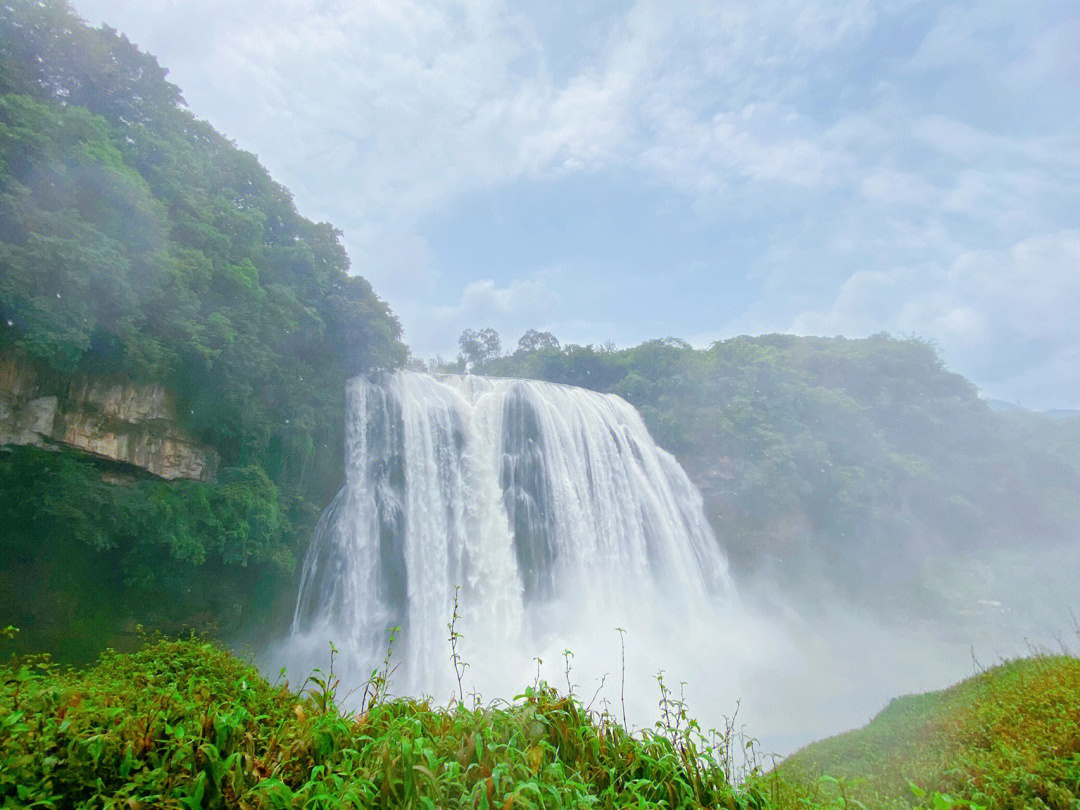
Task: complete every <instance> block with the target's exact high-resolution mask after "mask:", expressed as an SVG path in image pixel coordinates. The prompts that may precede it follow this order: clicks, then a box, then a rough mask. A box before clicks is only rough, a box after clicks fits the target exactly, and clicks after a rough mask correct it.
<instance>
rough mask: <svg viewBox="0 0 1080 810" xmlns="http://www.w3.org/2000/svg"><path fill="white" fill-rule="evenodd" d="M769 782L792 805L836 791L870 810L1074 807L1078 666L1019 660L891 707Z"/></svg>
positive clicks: (784, 767) (801, 756)
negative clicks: (778, 785)
mask: <svg viewBox="0 0 1080 810" xmlns="http://www.w3.org/2000/svg"><path fill="white" fill-rule="evenodd" d="M778 774H779V775H780V777H781V779H782V780H783V781H784V782H786V783H787V784H788V786H789V789H790V790H791V791H792V793H793V794H794V796H805V795H806V794H808V793H809V794H811V795H813V796H814V797H815V800H818V801H823V802H825V801H835V800H836V799H837V797H839V796H840V794H841V791H843V792H844V795H846V797H847V799H848V800H849V801H861V802H863V804H864V805H865V806H867V807H874V808H891V807H896V808H906V807H912V806H919V805H924V804H928V803H929V802H930V799H928V798H927V796H928V795H930V794H933V793H935V792H936V793H941V794H945V795H949V796H952V797H953V798H954V799H955V800H957V802H960V801H964V802H974V803H975V804H977V805H979V806H982V807H994V808H1014V807H1015V808H1061V810H1066V809H1067V808H1073V807H1076V806H1077V802H1080V660H1077V659H1076V658H1070V657H1063V656H1053V657H1036V658H1027V659H1020V660H1017V661H1012V662H1009V663H1007V664H1003V665H1001V666H997V667H994V668H993V669H990V670H987V671H985V672H981V673H979V674H977V675H975V676H973V677H971V678H969V679H968V680H966V681H963V682H962V683H959V684H957V685H956V686H953V687H952V688H950V689H946V690H944V691H941V692H931V693H928V694H924V695H908V696H906V697H901V698H896V699H895V700H893V701H892V702H891V703H890V704H889V705H888V707H886V708H885V710H884V711H882V712H881V714H879V715H878V716H877V717H875V718H874V719H873V721H872V722H870V723H869V724H868V725H867V726H866V727H865V728H861V729H858V730H857V731H851V732H848V733H846V734H841V735H839V736H837V737H833V738H830V739H828V740H823V741H821V742H818V743H814V744H812V745H810V746H807V747H806V748H805V749H803V750H802V751H800V752H798V753H796V754H794V755H793V756H791V757H789V758H788V759H787V760H785V761H784V762H783V763H782V764H781V765H780V768H779V769H778ZM823 776H824V777H827V778H825V779H822V777H823ZM912 786H914V787H912ZM792 806H799V805H798V804H797V802H796V801H795V799H794V798H793V799H792ZM934 806H935V807H936V806H937V805H934ZM945 806H949V805H947V804H946V805H945ZM961 806H965V805H961Z"/></svg>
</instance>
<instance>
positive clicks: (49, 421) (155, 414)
mask: <svg viewBox="0 0 1080 810" xmlns="http://www.w3.org/2000/svg"><path fill="white" fill-rule="evenodd" d="M5 444H32V445H37V446H39V447H48V446H58V445H62V446H67V447H72V448H75V449H78V450H82V451H84V452H86V453H90V454H92V455H95V456H98V457H101V458H107V459H111V460H113V461H119V462H123V463H126V464H131V465H133V466H136V467H141V468H142V469H144V470H146V471H147V472H149V473H152V474H153V475H156V476H159V477H161V478H166V479H174V478H189V479H193V480H196V481H209V480H212V479H213V478H214V475H215V473H216V471H217V462H218V460H217V454H216V453H215V452H214V451H213V450H212V449H211V448H209V447H206V446H204V445H201V444H199V443H198V442H196V441H194V440H193V439H192V438H191V437H190V436H189V435H188V434H187V433H186V432H185V431H184V430H183V429H182V428H181V427H180V426H179V422H178V420H177V418H176V404H175V401H174V398H173V396H172V394H171V393H170V392H169V391H167V390H166V389H164V388H162V387H161V386H159V385H130V384H120V383H114V382H107V381H104V380H95V379H88V378H85V377H83V378H79V379H77V380H75V381H73V382H67V383H62V384H58V383H55V382H51V381H47V380H44V379H42V378H41V376H40V375H39V374H38V373H37V372H36V371H35V369H34V368H33V367H31V366H29V365H27V364H25V363H22V362H20V361H19V360H18V358H16V357H13V356H10V355H9V356H3V357H0V445H5Z"/></svg>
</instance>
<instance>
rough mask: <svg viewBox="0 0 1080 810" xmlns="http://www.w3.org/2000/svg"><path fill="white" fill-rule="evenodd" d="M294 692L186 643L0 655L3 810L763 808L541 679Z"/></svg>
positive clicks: (318, 682)
mask: <svg viewBox="0 0 1080 810" xmlns="http://www.w3.org/2000/svg"><path fill="white" fill-rule="evenodd" d="M335 688H336V687H335V684H334V681H333V679H332V677H326V678H322V677H317V678H316V679H315V680H309V682H308V684H307V685H306V686H305V689H304V690H303V694H302V695H301V696H299V697H298V696H297V695H294V694H293V693H291V692H289V691H288V690H287V689H286V688H284V687H280V686H270V685H269V684H267V683H266V682H265V681H264V680H263V679H262V678H261V677H260V676H259V675H258V673H257V672H256V671H255V670H254V669H252V668H251V667H249V666H247V665H245V664H243V663H241V662H240V661H238V660H237V659H235V658H233V657H232V656H230V655H229V654H228V653H226V652H224V651H222V650H221V649H219V648H216V647H214V646H211V645H209V644H205V643H200V642H197V641H180V642H159V643H157V644H154V645H153V646H150V647H148V648H147V649H144V650H143V651H141V652H139V653H137V654H134V655H119V654H115V653H108V654H106V655H105V656H103V657H102V659H101V661H100V663H99V664H98V665H97V666H96V667H94V668H93V669H90V670H88V671H85V672H77V671H65V670H61V669H58V668H57V667H55V666H54V665H52V664H50V663H49V662H48V661H47V660H40V659H22V660H14V661H13V662H12V663H10V664H9V665H8V666H7V667H5V668H4V669H3V687H2V691H0V717H2V718H3V719H2V720H0V798H2V799H3V801H4V802H5V806H23V807H30V806H41V807H71V808H82V807H102V806H104V807H114V806H115V807H120V806H124V807H147V806H153V807H175V808H179V807H188V808H193V807H202V808H208V809H209V808H226V807H237V808H285V807H289V808H292V807H297V808H298V807H359V808H398V807H415V808H435V807H440V808H443V807H463V808H464V807H469V808H507V809H508V808H514V807H517V808H539V807H547V808H561V807H567V808H570V807H573V808H578V807H598V808H614V807H672V808H701V807H725V808H764V807H766V806H767V805H766V803H765V798H764V796H763V795H762V794H761V793H760V792H759V791H757V790H756V789H747V790H744V789H733V788H732V787H731V785H730V784H729V783H728V781H727V780H726V778H725V775H724V770H723V767H722V763H721V762H720V761H719V760H718V759H717V755H716V753H715V751H714V750H712V749H710V748H708V747H707V746H704V747H698V743H697V740H698V737H697V736H696V735H695V734H693V733H689V732H686V731H675V730H673V729H658V730H656V731H646V732H638V733H636V734H634V735H631V734H628V733H627V732H626V731H625V730H624V729H623V728H622V727H621V726H619V725H618V724H616V723H614V722H612V720H611V719H610V718H609V717H606V716H603V715H597V714H594V713H590V712H589V711H588V710H586V709H585V708H584V707H583V706H582V705H581V704H580V703H579V702H578V701H577V700H576V699H574V698H573V697H563V696H560V695H558V694H557V693H556V692H555V690H553V689H551V688H548V687H547V686H545V685H543V684H538V685H537V686H535V687H530V688H528V689H526V690H525V692H524V694H522V695H520V696H519V697H518V698H517V699H516V700H515V702H513V703H498V704H493V705H491V706H487V707H484V706H478V707H476V708H473V709H467V708H465V707H464V706H462V705H461V704H457V705H455V706H453V707H451V708H438V707H433V706H431V705H430V704H429V703H427V702H426V701H418V700H412V699H406V698H401V699H395V700H392V701H383V700H376V701H370V702H369V703H368V705H367V706H366V707H365V709H364V711H362V712H361V713H360V714H357V715H349V714H346V713H343V712H341V711H340V710H339V709H338V708H337V707H336V706H335V704H334V700H333V698H334V690H335Z"/></svg>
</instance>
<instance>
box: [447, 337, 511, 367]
mask: <svg viewBox="0 0 1080 810" xmlns="http://www.w3.org/2000/svg"><path fill="white" fill-rule="evenodd" d="M458 346H459V347H460V348H461V357H462V359H464V361H465V368H466V369H467V370H468V371H472V370H473V369H475V368H476V367H477V366H480V365H483V364H484V363H486V362H487V361H488V360H492V359H494V358H496V357H498V356H499V355H500V354H501V353H502V344H501V342H500V341H499V333H498V332H496V331H495V330H494V329H490V328H489V329H481V330H480V331H479V332H477V331H476V330H475V329H466V330H465V331H464V332H462V333H461V337H460V338H458Z"/></svg>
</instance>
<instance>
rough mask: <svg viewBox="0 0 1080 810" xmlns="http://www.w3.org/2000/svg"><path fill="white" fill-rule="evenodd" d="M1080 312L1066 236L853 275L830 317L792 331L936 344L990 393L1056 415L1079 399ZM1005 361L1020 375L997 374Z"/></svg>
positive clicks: (1074, 234)
mask: <svg viewBox="0 0 1080 810" xmlns="http://www.w3.org/2000/svg"><path fill="white" fill-rule="evenodd" d="M1078 306H1080V231H1078V230H1064V231H1059V232H1055V233H1047V234H1040V235H1038V236H1034V237H1030V238H1028V239H1024V240H1022V241H1020V242H1017V243H1016V244H1014V245H1011V246H1009V247H1008V248H1006V249H1002V250H980V251H971V252H968V253H964V254H962V255H960V256H958V257H956V259H955V260H954V261H953V262H952V263H951V264H950V265H949V266H948V267H945V268H941V267H937V266H933V265H927V266H921V267H898V268H893V269H890V270H882V271H864V272H858V273H855V274H853V275H852V276H851V277H850V278H848V279H847V280H846V281H845V282H844V283H843V285H841V287H840V291H839V293H838V295H837V296H836V298H835V300H834V301H833V302H832V305H831V306H830V307H829V308H828V309H826V310H818V311H807V312H803V313H801V314H799V315H797V316H796V317H795V318H794V319H793V320H792V322H791V323H790V329H791V331H794V332H797V333H801V334H837V333H841V332H845V331H846V332H848V334H853V335H858V334H869V333H871V332H875V331H878V330H881V329H886V330H890V331H893V332H894V333H909V334H918V335H921V336H923V337H932V338H935V339H936V340H938V341H939V342H940V344H941V345H942V347H943V348H944V350H945V352H946V356H947V358H948V359H949V360H950V361H951V362H952V363H953V364H954V365H955V366H956V367H957V368H959V369H960V370H961V371H964V372H966V373H968V374H971V375H972V376H974V377H975V379H977V380H978V379H982V380H989V381H990V382H991V389H990V390H991V391H992V392H1005V391H1009V392H1010V398H1016V397H1020V398H1021V399H1023V400H1025V401H1027V402H1029V403H1030V404H1033V405H1035V406H1046V407H1054V406H1057V405H1069V404H1070V403H1075V392H1077V391H1080V365H1076V364H1072V365H1070V363H1069V362H1068V358H1076V357H1078V356H1080V318H1077V315H1076V313H1077V307H1078ZM1003 355H1011V356H1015V357H1017V358H1019V360H1018V365H1016V366H1015V367H1010V366H1002V365H1000V363H999V360H1000V357H1001V356H1003ZM1053 391H1056V392H1058V393H1057V394H1051V393H1050V392H1053ZM1070 391H1071V392H1073V393H1072V398H1070V397H1069V393H1068V392H1070Z"/></svg>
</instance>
